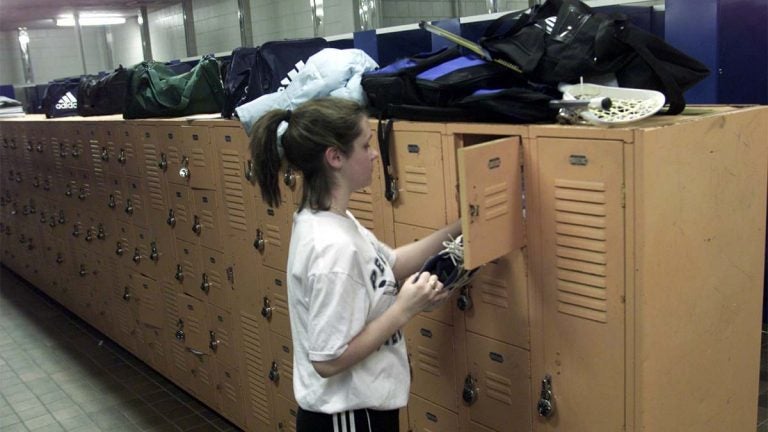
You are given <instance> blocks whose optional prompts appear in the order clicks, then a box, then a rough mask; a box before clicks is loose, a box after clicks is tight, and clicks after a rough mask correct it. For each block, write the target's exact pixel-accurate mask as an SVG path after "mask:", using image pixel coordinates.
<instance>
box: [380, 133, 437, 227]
mask: <svg viewBox="0 0 768 432" xmlns="http://www.w3.org/2000/svg"><path fill="white" fill-rule="evenodd" d="M390 145H391V152H392V160H393V165H394V169H395V177H396V178H397V188H398V196H397V198H396V199H395V200H394V202H393V203H392V207H393V211H394V221H395V222H399V223H406V224H410V225H418V226H421V227H425V228H435V229H437V228H442V227H443V226H445V224H446V223H447V222H448V220H447V214H446V210H445V209H446V206H445V201H446V190H445V182H444V176H443V147H442V135H441V134H440V133H439V132H420V131H407V130H395V131H394V132H393V133H392V142H391V144H390Z"/></svg>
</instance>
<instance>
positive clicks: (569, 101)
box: [549, 84, 665, 126]
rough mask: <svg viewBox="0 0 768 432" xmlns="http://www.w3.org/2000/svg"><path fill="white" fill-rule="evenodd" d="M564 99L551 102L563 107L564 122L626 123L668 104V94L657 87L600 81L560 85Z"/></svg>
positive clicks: (646, 115) (561, 116)
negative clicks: (603, 83)
mask: <svg viewBox="0 0 768 432" xmlns="http://www.w3.org/2000/svg"><path fill="white" fill-rule="evenodd" d="M560 91H562V92H563V99H562V100H556V101H551V102H550V103H549V106H550V107H552V108H559V109H560V113H559V114H558V120H560V122H562V123H567V124H574V123H585V122H586V123H590V124H593V125H599V126H614V125H622V124H626V123H630V122H634V121H637V120H641V119H644V118H646V117H650V116H652V115H654V114H656V113H657V112H658V111H659V110H660V109H661V107H663V106H664V102H665V98H664V95H663V94H662V93H660V92H657V91H655V90H642V89H634V88H621V87H608V86H601V85H596V84H573V85H563V86H560Z"/></svg>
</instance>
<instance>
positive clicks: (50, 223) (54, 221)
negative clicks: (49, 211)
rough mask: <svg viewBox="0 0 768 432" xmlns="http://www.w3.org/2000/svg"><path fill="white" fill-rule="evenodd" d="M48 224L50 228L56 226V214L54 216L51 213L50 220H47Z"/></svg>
mask: <svg viewBox="0 0 768 432" xmlns="http://www.w3.org/2000/svg"><path fill="white" fill-rule="evenodd" d="M48 225H49V226H50V227H51V228H54V227H55V226H56V216H54V215H51V221H50V222H48Z"/></svg>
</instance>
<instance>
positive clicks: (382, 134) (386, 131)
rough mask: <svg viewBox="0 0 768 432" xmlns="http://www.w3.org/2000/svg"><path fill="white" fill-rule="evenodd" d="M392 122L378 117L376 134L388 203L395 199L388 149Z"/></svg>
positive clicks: (385, 195) (395, 185) (394, 184)
mask: <svg viewBox="0 0 768 432" xmlns="http://www.w3.org/2000/svg"><path fill="white" fill-rule="evenodd" d="M394 123H395V122H394V120H392V119H386V120H384V119H383V118H382V117H379V128H378V130H377V131H376V134H377V135H378V138H379V153H380V155H381V163H382V165H383V166H384V198H386V199H387V201H389V202H393V201H394V200H396V199H397V179H395V177H394V176H393V175H392V172H393V171H394V169H393V168H392V160H391V158H390V153H389V147H390V142H391V139H392V127H393V126H394Z"/></svg>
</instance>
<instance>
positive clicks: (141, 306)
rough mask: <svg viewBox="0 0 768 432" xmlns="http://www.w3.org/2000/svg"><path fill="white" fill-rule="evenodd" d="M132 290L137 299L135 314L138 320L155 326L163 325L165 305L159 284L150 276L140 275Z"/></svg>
mask: <svg viewBox="0 0 768 432" xmlns="http://www.w3.org/2000/svg"><path fill="white" fill-rule="evenodd" d="M134 290H135V291H136V297H137V299H138V302H137V303H138V307H137V310H136V315H137V318H138V320H139V322H141V323H142V324H145V325H149V326H152V327H156V328H161V327H163V323H164V321H165V305H164V304H163V295H162V292H161V290H160V285H159V284H158V283H157V282H155V281H154V280H152V279H151V278H149V277H147V276H144V275H141V276H140V277H139V278H138V281H137V283H136V285H135V286H134Z"/></svg>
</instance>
